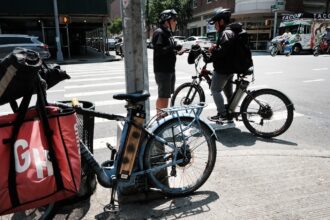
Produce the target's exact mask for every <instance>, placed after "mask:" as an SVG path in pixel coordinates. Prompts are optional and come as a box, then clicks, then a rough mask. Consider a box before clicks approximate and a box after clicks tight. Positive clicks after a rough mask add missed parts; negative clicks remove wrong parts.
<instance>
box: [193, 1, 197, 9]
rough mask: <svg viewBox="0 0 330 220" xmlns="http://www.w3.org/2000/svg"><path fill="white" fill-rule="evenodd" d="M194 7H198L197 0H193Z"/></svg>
mask: <svg viewBox="0 0 330 220" xmlns="http://www.w3.org/2000/svg"><path fill="white" fill-rule="evenodd" d="M193 8H197V0H193Z"/></svg>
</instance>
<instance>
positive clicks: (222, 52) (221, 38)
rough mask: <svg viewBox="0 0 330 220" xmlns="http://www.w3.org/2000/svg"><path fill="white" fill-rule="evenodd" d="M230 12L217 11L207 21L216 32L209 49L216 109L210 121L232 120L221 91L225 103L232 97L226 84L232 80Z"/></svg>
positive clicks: (212, 90)
mask: <svg viewBox="0 0 330 220" xmlns="http://www.w3.org/2000/svg"><path fill="white" fill-rule="evenodd" d="M230 17H231V12H230V10H229V9H219V10H217V11H216V12H215V15H214V16H213V17H212V18H211V19H210V20H209V24H214V26H215V29H216V30H217V32H218V39H217V43H216V45H213V46H212V47H210V48H209V52H210V53H211V57H210V61H211V62H213V67H214V72H213V78H212V83H211V93H212V96H213V99H214V102H215V105H216V107H217V112H218V113H217V115H215V116H212V117H209V120H211V121H219V120H232V118H229V116H227V110H226V107H225V105H224V98H223V97H222V95H221V91H224V93H225V96H226V98H227V101H229V100H230V98H231V97H232V95H233V85H232V83H227V82H228V81H231V80H232V78H233V73H234V70H233V67H232V62H233V61H232V60H233V52H234V49H233V45H234V43H233V42H234V38H235V33H234V32H233V31H232V30H231V29H229V28H226V27H227V25H228V24H229V22H230Z"/></svg>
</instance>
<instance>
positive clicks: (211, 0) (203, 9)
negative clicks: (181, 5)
mask: <svg viewBox="0 0 330 220" xmlns="http://www.w3.org/2000/svg"><path fill="white" fill-rule="evenodd" d="M220 8H229V9H231V10H232V11H233V10H234V8H235V1H233V0H194V1H193V18H192V20H191V22H189V23H188V27H187V29H188V36H190V35H196V36H199V35H206V33H207V21H208V19H210V18H211V17H212V16H213V14H214V12H215V11H216V10H217V9H220Z"/></svg>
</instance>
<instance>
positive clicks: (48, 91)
mask: <svg viewBox="0 0 330 220" xmlns="http://www.w3.org/2000/svg"><path fill="white" fill-rule="evenodd" d="M56 92H65V90H64V89H58V90H55V89H54V90H47V93H56Z"/></svg>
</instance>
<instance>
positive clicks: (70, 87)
mask: <svg viewBox="0 0 330 220" xmlns="http://www.w3.org/2000/svg"><path fill="white" fill-rule="evenodd" d="M124 84H125V82H115V83H94V84H86V85H76V86H65V87H64V89H80V88H90V87H101V86H116V85H124Z"/></svg>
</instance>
